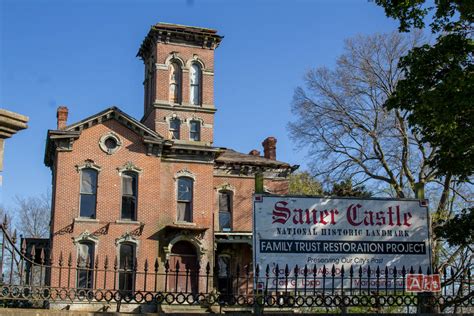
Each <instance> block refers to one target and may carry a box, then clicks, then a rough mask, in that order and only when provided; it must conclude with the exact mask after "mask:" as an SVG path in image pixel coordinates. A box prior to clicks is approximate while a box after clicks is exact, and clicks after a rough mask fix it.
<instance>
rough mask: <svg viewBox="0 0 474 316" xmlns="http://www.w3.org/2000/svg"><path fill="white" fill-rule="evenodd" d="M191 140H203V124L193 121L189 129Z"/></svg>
mask: <svg viewBox="0 0 474 316" xmlns="http://www.w3.org/2000/svg"><path fill="white" fill-rule="evenodd" d="M189 138H190V139H191V140H194V141H200V140H201V122H199V121H191V124H190V128H189Z"/></svg>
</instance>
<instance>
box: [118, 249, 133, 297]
mask: <svg viewBox="0 0 474 316" xmlns="http://www.w3.org/2000/svg"><path fill="white" fill-rule="evenodd" d="M119 247H120V249H119V259H120V265H119V268H120V271H119V290H120V291H122V294H123V293H125V294H131V292H132V291H133V290H134V288H135V272H134V271H135V269H134V268H135V267H134V264H135V256H136V249H135V245H134V244H132V243H128V242H127V243H121V244H120V246H119Z"/></svg>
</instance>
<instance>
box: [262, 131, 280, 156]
mask: <svg viewBox="0 0 474 316" xmlns="http://www.w3.org/2000/svg"><path fill="white" fill-rule="evenodd" d="M276 143H277V140H276V138H275V137H271V136H270V137H267V138H266V139H265V140H264V141H263V143H262V145H263V152H264V154H263V156H264V157H265V158H267V159H271V160H276Z"/></svg>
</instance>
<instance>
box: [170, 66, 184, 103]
mask: <svg viewBox="0 0 474 316" xmlns="http://www.w3.org/2000/svg"><path fill="white" fill-rule="evenodd" d="M181 86H182V85H181V67H180V66H179V65H178V64H177V63H176V62H174V63H171V65H170V90H169V101H170V102H172V103H178V104H181Z"/></svg>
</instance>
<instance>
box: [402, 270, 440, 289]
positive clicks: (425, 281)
mask: <svg viewBox="0 0 474 316" xmlns="http://www.w3.org/2000/svg"><path fill="white" fill-rule="evenodd" d="M406 286H407V288H406V291H407V292H440V291H441V280H440V277H439V274H431V275H426V274H407V281H406Z"/></svg>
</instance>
